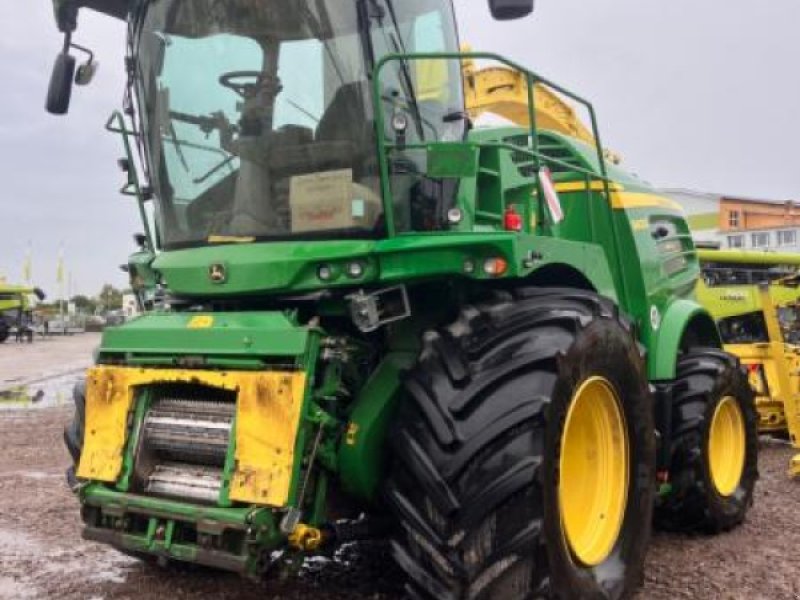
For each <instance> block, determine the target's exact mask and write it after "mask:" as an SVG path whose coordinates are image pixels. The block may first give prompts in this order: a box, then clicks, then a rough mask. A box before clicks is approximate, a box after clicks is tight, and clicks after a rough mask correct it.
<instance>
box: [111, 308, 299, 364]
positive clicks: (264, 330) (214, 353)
mask: <svg viewBox="0 0 800 600" xmlns="http://www.w3.org/2000/svg"><path fill="white" fill-rule="evenodd" d="M198 318H200V319H202V318H208V319H210V322H211V325H210V326H209V327H200V328H196V327H193V326H192V322H193V321H195V320H196V319H198ZM308 338H309V330H308V329H307V328H305V327H298V326H297V325H295V324H294V323H293V322H292V320H291V319H290V318H289V316H287V315H286V314H284V313H279V312H247V313H233V312H231V313H194V312H191V313H150V314H146V315H143V316H141V317H138V318H136V319H133V320H132V321H129V322H128V323H126V324H124V325H121V326H119V327H112V328H108V329H106V330H105V332H104V333H103V339H102V342H101V344H100V359H101V361H102V360H103V359H104V358H106V357H108V356H111V355H119V354H121V355H124V356H126V357H128V358H137V357H138V358H142V359H144V358H147V357H150V358H152V359H153V360H158V359H159V358H161V359H162V360H163V359H165V358H166V359H168V358H169V357H175V356H186V355H190V356H204V357H207V358H208V359H209V360H213V359H214V358H217V359H264V358H270V357H282V356H284V357H285V356H291V357H294V356H302V355H303V353H304V352H305V351H306V347H307V345H308Z"/></svg>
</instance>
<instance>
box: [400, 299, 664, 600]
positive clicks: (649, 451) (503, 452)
mask: <svg viewBox="0 0 800 600" xmlns="http://www.w3.org/2000/svg"><path fill="white" fill-rule="evenodd" d="M592 376H602V377H604V378H606V379H607V380H608V381H609V382H610V383H611V385H613V387H614V388H615V389H616V391H617V392H618V393H617V397H618V398H620V399H621V400H620V402H619V404H620V405H621V406H620V409H621V412H622V413H623V414H624V420H625V423H626V425H625V428H626V429H625V430H626V432H627V438H628V440H629V448H630V452H629V463H630V469H629V471H628V473H629V475H628V494H627V503H626V504H625V505H624V516H623V518H622V521H621V528H620V531H619V534H618V536H617V538H616V541H615V543H614V545H613V549H612V550H611V551H610V553H609V554H608V556H607V558H606V559H605V560H604V561H603V562H602V563H600V564H597V565H595V566H592V567H587V566H584V565H583V564H581V563H580V562H579V561H577V560H576V559H575V557H574V556H573V554H572V552H571V551H570V550H569V548H568V545H567V543H566V538H565V534H564V532H563V531H562V525H561V518H560V510H561V509H560V506H559V496H558V489H559V464H560V462H559V459H560V452H561V445H560V441H561V435H562V433H563V430H564V424H565V419H566V414H567V411H568V409H569V406H570V405H571V403H572V397H573V393H574V391H575V390H576V389H577V387H578V386H579V385H580V384H581V382H583V381H586V380H587V379H588V378H590V377H592ZM405 384H406V389H407V391H408V398H407V399H406V401H405V402H404V403H403V404H402V405H401V407H400V409H399V414H398V416H397V418H396V419H395V425H394V429H393V431H391V432H390V441H391V445H392V449H393V467H392V470H391V473H390V477H389V480H388V484H387V489H386V496H387V499H388V502H389V504H390V506H391V507H392V509H393V510H394V512H395V514H396V516H397V518H398V521H399V523H400V526H399V533H398V535H397V536H396V538H395V540H394V541H393V553H394V556H395V559H396V561H397V562H398V564H399V565H400V567H401V568H402V569H403V570H404V571H405V572H406V574H407V575H408V580H409V583H408V586H407V590H408V592H409V594H410V595H411V596H412V597H416V598H426V599H428V598H436V599H437V600H444V599H448V598H452V599H460V598H470V599H473V598H474V599H479V600H480V599H488V598H497V599H503V600H515V599H522V598H531V597H535V598H551V597H567V598H579V597H580V598H621V597H625V596H627V595H628V594H630V593H631V592H632V591H633V590H634V589H635V588H636V587H637V586H639V585H640V584H641V581H642V579H643V566H644V558H645V551H646V547H647V544H648V541H649V537H650V527H651V521H652V504H653V489H654V485H653V482H654V477H655V475H654V469H655V467H654V462H655V442H654V433H653V432H654V425H653V410H652V404H651V397H650V393H649V390H648V385H647V380H646V377H645V375H644V361H643V358H642V356H641V352H640V349H639V347H638V345H637V344H636V342H635V340H634V338H633V336H632V334H631V331H630V327H629V325H628V323H627V322H626V321H625V320H624V319H622V318H621V317H620V316H619V315H618V313H617V310H616V308H615V307H614V306H613V305H612V304H611V303H610V302H607V301H605V300H603V299H601V298H599V297H598V296H595V295H593V294H590V293H588V292H582V291H575V290H525V291H521V292H516V293H515V294H514V295H513V296H511V295H502V296H499V297H497V298H496V299H495V300H493V301H491V302H487V303H485V304H482V305H477V306H468V307H466V308H464V310H463V311H462V313H461V315H460V317H459V318H458V319H457V320H456V321H455V322H454V323H453V324H451V325H450V326H448V327H445V328H442V329H440V330H437V331H433V332H429V333H428V334H426V336H425V338H424V344H423V350H422V352H421V355H420V357H419V360H418V364H417V365H416V366H415V367H414V368H413V369H412V370H411V371H410V372H409V374H408V375H407V378H406V382H405Z"/></svg>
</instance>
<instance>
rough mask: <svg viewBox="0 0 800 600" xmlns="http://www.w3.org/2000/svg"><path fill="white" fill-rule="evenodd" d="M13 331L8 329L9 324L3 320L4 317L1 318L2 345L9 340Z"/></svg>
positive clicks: (0, 340) (0, 341) (0, 335)
mask: <svg viewBox="0 0 800 600" xmlns="http://www.w3.org/2000/svg"><path fill="white" fill-rule="evenodd" d="M10 333H11V330H10V329H9V327H8V323H6V322H5V321H4V320H3V317H2V316H0V344H2V343H3V342H5V341H6V340H7V339H8V336H9V334H10Z"/></svg>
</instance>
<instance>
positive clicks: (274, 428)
mask: <svg viewBox="0 0 800 600" xmlns="http://www.w3.org/2000/svg"><path fill="white" fill-rule="evenodd" d="M243 384H244V385H243V387H242V389H241V390H240V393H239V402H238V406H237V412H236V472H235V473H234V476H233V480H232V481H231V489H230V498H231V500H234V501H238V502H247V503H251V504H262V505H268V506H275V507H283V506H286V504H287V502H288V501H289V490H290V487H291V482H292V470H293V467H294V460H295V458H294V447H295V442H296V440H297V431H298V428H299V426H300V411H301V409H302V406H303V396H304V394H305V387H306V375H305V373H290V372H286V373H278V372H275V373H259V374H257V375H256V376H255V377H252V378H248V379H247V380H245V381H244V382H243Z"/></svg>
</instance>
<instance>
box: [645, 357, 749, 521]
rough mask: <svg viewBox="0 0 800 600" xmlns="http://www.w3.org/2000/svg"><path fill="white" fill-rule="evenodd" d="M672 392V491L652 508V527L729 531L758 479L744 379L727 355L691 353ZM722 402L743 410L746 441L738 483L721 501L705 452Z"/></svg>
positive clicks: (681, 363)
mask: <svg viewBox="0 0 800 600" xmlns="http://www.w3.org/2000/svg"><path fill="white" fill-rule="evenodd" d="M672 393H673V404H672V431H673V434H672V439H671V444H670V453H671V457H672V460H671V465H670V480H671V487H672V490H671V492H670V493H669V494H668V495H667V496H666V497H665V498H663V499H662V500H661V501H660V502H659V504H658V506H657V508H656V524H657V525H658V526H659V527H661V528H663V529H667V530H673V531H674V530H683V531H700V532H707V533H717V532H721V531H727V530H730V529H732V528H733V527H736V526H737V525H739V524H740V523H742V521H744V518H745V515H746V514H747V511H748V510H749V508H750V506H751V505H752V503H753V489H754V487H755V483H756V480H757V479H758V413H757V411H756V406H755V400H754V398H753V391H752V389H751V388H750V385H749V382H748V379H747V374H746V373H745V371H744V370H743V369H742V367H741V365H740V364H739V361H738V360H737V359H736V358H735V357H734V356H731V355H730V354H728V353H726V352H723V351H721V350H717V349H709V348H701V349H695V350H692V351H690V352H687V353H686V354H684V355H682V356H681V357H680V359H679V361H678V368H677V373H676V379H675V382H674V386H673V392H672ZM726 397H731V398H734V399H735V400H736V402H737V404H738V406H739V409H740V410H741V414H742V417H743V421H744V434H745V437H746V440H745V461H744V469H743V471H742V475H741V478H740V480H739V484H738V485H737V486H736V489H735V491H734V492H733V493H732V494H730V495H727V496H723V495H721V494H720V493H719V492H718V491H717V488H716V486H715V485H714V483H713V480H712V475H711V469H710V466H709V458H708V457H709V452H708V447H709V432H710V429H711V421H712V417H713V415H714V413H715V411H716V409H717V406H718V405H719V404H720V402H721V401H722V400H723V398H726Z"/></svg>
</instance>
